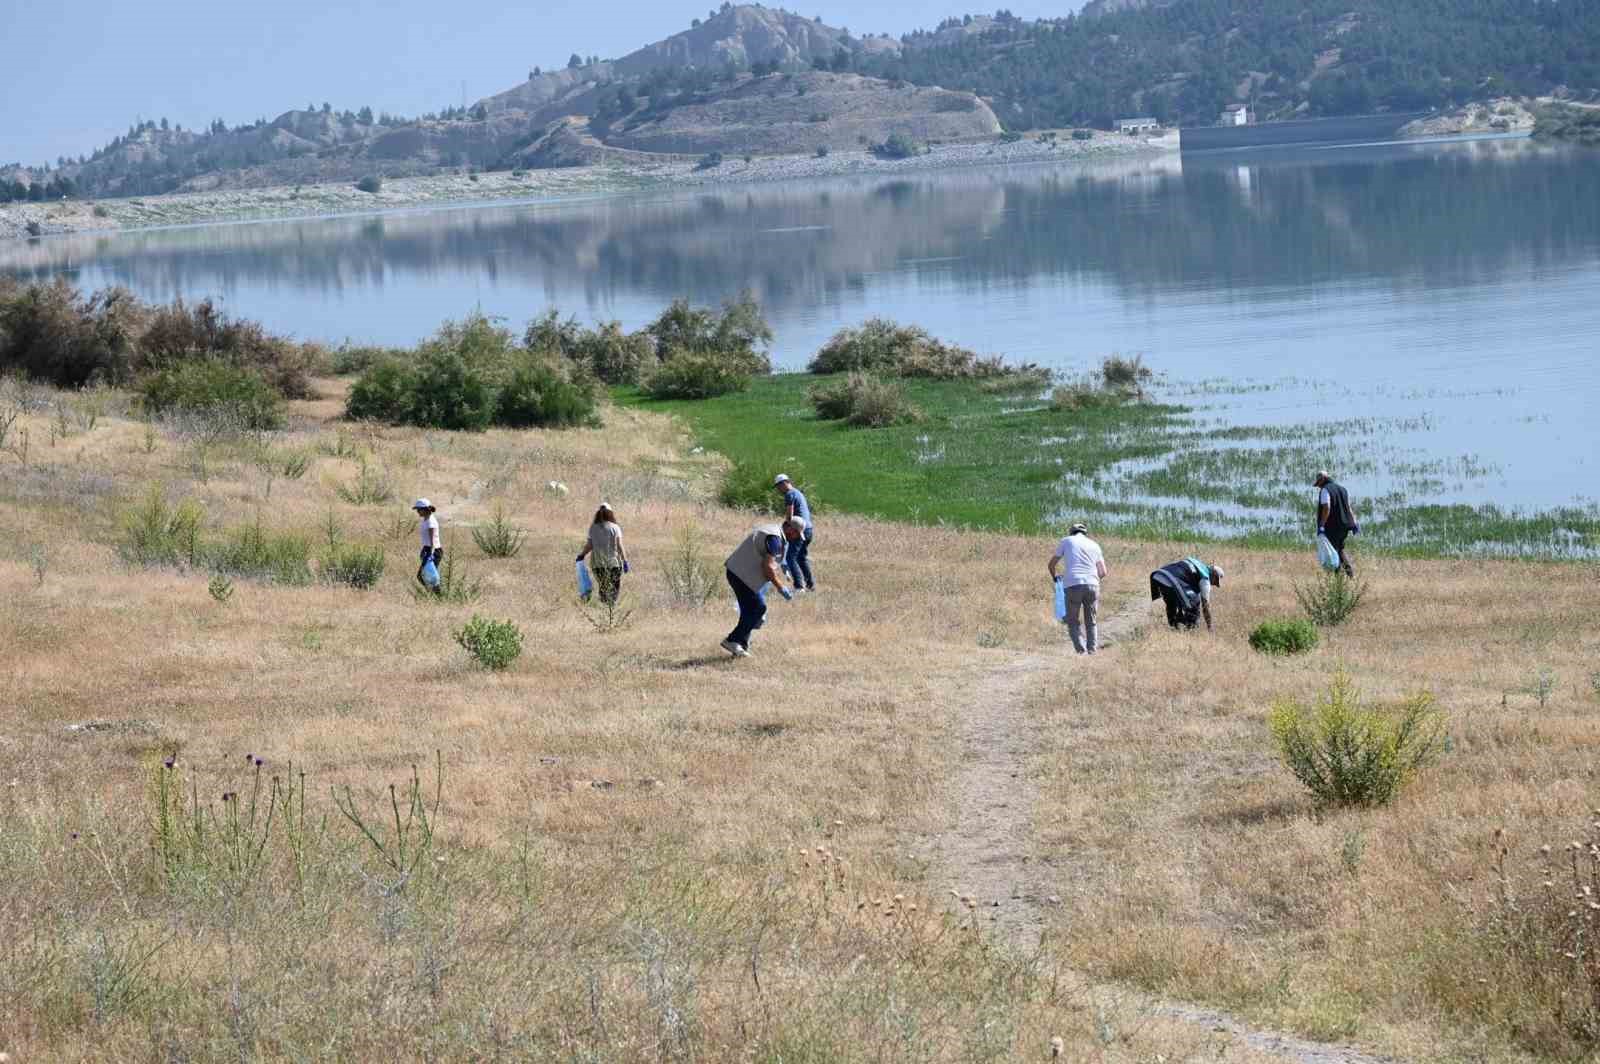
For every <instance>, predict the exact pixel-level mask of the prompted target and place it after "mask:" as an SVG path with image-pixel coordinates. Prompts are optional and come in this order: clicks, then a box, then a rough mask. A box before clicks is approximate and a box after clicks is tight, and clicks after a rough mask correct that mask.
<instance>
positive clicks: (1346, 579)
mask: <svg viewBox="0 0 1600 1064" xmlns="http://www.w3.org/2000/svg"><path fill="white" fill-rule="evenodd" d="M1366 593H1367V586H1366V584H1364V583H1362V582H1361V581H1359V580H1357V579H1356V578H1355V577H1352V576H1346V575H1344V573H1343V572H1342V571H1339V570H1335V571H1333V572H1331V573H1324V574H1322V576H1321V578H1319V579H1318V580H1317V581H1315V582H1314V583H1311V584H1308V585H1305V586H1303V587H1302V586H1301V585H1299V584H1296V585H1295V588H1294V597H1295V599H1296V600H1297V601H1299V603H1300V608H1301V609H1303V610H1305V611H1306V616H1307V617H1309V618H1310V619H1311V623H1313V624H1315V625H1317V626H1318V627H1320V628H1332V627H1334V626H1336V625H1340V624H1343V623H1344V622H1345V621H1347V620H1349V619H1350V615H1351V614H1352V613H1354V612H1355V611H1356V608H1357V607H1358V606H1360V605H1361V600H1362V598H1363V597H1365V596H1366Z"/></svg>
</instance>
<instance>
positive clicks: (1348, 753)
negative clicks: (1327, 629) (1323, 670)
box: [1268, 621, 1444, 805]
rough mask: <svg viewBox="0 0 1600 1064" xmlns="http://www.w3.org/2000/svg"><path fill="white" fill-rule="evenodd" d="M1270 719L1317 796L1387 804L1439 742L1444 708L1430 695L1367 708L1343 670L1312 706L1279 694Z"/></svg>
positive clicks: (1294, 767)
mask: <svg viewBox="0 0 1600 1064" xmlns="http://www.w3.org/2000/svg"><path fill="white" fill-rule="evenodd" d="M1299 623H1302V624H1304V623H1305V622H1303V621H1302V622H1299ZM1307 627H1308V628H1309V627H1310V626H1309V625H1307ZM1268 724H1269V726H1270V727H1271V729H1272V736H1273V738H1274V739H1275V740H1276V741H1277V744H1278V752H1279V754H1280V756H1281V757H1282V758H1283V762H1284V764H1285V765H1287V766H1288V767H1289V771H1291V772H1293V773H1294V776H1295V778H1296V779H1298V780H1299V781H1300V782H1301V783H1303V784H1305V785H1306V788H1307V789H1308V790H1310V791H1311V793H1312V794H1313V795H1314V796H1316V798H1317V800H1318V801H1322V802H1328V803H1330V804H1337V805H1384V804H1386V803H1388V802H1389V801H1391V800H1392V799H1393V798H1394V796H1395V795H1396V794H1398V793H1399V791H1400V788H1401V787H1402V786H1404V784H1405V783H1406V781H1407V780H1409V779H1410V778H1411V777H1412V776H1413V775H1414V774H1415V773H1416V772H1417V770H1419V769H1421V768H1422V767H1423V766H1425V765H1427V764H1428V763H1429V762H1430V761H1432V760H1433V759H1434V758H1435V757H1437V756H1438V754H1439V752H1440V751H1441V750H1442V749H1443V747H1444V726H1443V713H1442V712H1441V711H1440V710H1439V709H1438V707H1437V706H1436V705H1435V704H1434V701H1433V696H1432V695H1430V694H1427V693H1420V694H1416V695H1413V696H1412V697H1410V698H1408V699H1407V700H1405V701H1404V702H1403V703H1401V704H1400V705H1399V706H1397V707H1395V708H1394V709H1392V710H1379V709H1368V708H1365V707H1364V706H1363V705H1362V702H1361V694H1360V692H1359V691H1358V690H1357V689H1356V687H1355V685H1354V684H1353V683H1352V682H1351V680H1350V678H1349V677H1348V676H1347V675H1345V674H1344V673H1342V672H1341V673H1339V674H1338V675H1336V676H1335V677H1334V678H1333V682H1332V683H1331V684H1330V685H1329V687H1328V691H1327V693H1326V694H1325V695H1323V696H1322V697H1321V698H1320V699H1319V700H1318V702H1317V704H1316V705H1315V706H1312V707H1306V706H1302V705H1300V704H1299V703H1297V702H1293V701H1287V700H1286V701H1281V702H1279V703H1278V704H1276V705H1275V706H1273V708H1272V713H1271V715H1270V717H1269V718H1268Z"/></svg>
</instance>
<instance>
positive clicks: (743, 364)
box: [641, 351, 756, 399]
mask: <svg viewBox="0 0 1600 1064" xmlns="http://www.w3.org/2000/svg"><path fill="white" fill-rule="evenodd" d="M755 372H756V370H755V368H754V367H753V366H752V363H751V360H750V359H749V358H747V357H745V356H743V355H740V354H726V353H723V352H718V351H679V352H677V353H675V354H673V355H670V356H668V358H667V359H666V361H664V362H662V363H661V364H660V365H659V366H657V367H656V368H655V369H653V370H651V371H650V373H649V374H647V375H646V376H645V378H644V380H643V382H641V386H642V387H643V388H644V390H645V392H646V393H647V394H649V395H650V396H652V397H654V398H656V399H710V398H712V397H713V396H718V395H728V394H730V393H732V392H742V391H744V390H745V389H746V388H748V387H749V386H750V380H751V378H752V377H753V376H754V375H755Z"/></svg>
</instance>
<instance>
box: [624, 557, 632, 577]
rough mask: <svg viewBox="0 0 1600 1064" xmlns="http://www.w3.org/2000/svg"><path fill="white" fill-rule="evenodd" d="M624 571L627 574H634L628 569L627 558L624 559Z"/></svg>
mask: <svg viewBox="0 0 1600 1064" xmlns="http://www.w3.org/2000/svg"><path fill="white" fill-rule="evenodd" d="M622 571H623V572H625V573H627V572H632V570H631V569H629V568H628V559H626V558H624V559H622Z"/></svg>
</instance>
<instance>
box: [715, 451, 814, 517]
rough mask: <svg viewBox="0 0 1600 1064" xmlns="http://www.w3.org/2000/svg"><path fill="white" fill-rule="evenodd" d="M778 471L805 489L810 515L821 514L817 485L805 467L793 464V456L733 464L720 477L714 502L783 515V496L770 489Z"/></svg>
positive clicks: (766, 456) (749, 458) (751, 458)
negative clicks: (720, 480)
mask: <svg viewBox="0 0 1600 1064" xmlns="http://www.w3.org/2000/svg"><path fill="white" fill-rule="evenodd" d="M779 470H782V471H783V472H786V473H788V474H789V476H790V477H792V478H793V479H794V482H795V483H796V484H804V485H805V492H806V501H807V502H809V503H810V504H811V512H812V514H819V513H822V512H823V510H824V508H825V507H826V502H825V500H824V499H823V496H822V493H821V491H820V489H819V488H818V487H817V484H816V481H815V480H814V479H813V478H812V477H811V476H810V474H809V473H808V472H807V470H806V467H805V464H804V463H802V462H797V461H795V459H794V458H793V457H792V456H786V455H782V454H779V453H777V452H774V453H771V454H763V455H747V456H746V457H744V458H742V459H738V460H735V461H734V463H733V465H731V466H729V467H728V470H727V472H725V473H724V474H723V475H722V483H721V484H720V486H719V487H718V489H717V500H718V501H719V502H721V503H722V505H724V506H726V507H728V508H730V509H734V510H744V511H747V512H753V513H759V514H773V515H777V514H780V513H782V512H783V511H782V508H783V496H781V495H779V494H778V493H777V491H775V490H774V489H773V486H772V478H773V476H774V475H775V474H776V473H777V472H778V471H779Z"/></svg>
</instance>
